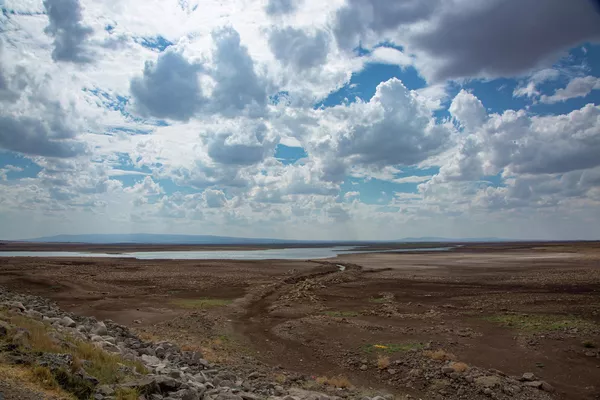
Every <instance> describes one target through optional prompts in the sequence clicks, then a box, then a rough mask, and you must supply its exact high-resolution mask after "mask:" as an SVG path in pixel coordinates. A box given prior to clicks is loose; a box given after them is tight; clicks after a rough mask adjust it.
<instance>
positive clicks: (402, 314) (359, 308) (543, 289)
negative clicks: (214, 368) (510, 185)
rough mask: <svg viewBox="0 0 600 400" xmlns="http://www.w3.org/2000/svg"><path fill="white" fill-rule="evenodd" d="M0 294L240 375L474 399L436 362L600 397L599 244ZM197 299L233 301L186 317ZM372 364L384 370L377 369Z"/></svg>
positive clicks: (41, 274)
mask: <svg viewBox="0 0 600 400" xmlns="http://www.w3.org/2000/svg"><path fill="white" fill-rule="evenodd" d="M339 265H343V266H345V267H346V268H345V270H344V271H340V268H339ZM0 284H3V285H5V286H7V287H9V288H11V289H14V290H19V291H22V292H30V293H32V294H37V295H42V296H45V297H49V298H51V299H53V300H55V301H57V302H58V303H59V304H60V305H61V306H62V307H63V308H65V309H67V310H69V311H72V312H75V313H79V314H84V315H90V316H95V317H97V318H110V319H113V320H114V321H116V322H119V323H123V324H126V325H129V326H132V327H134V328H136V329H137V330H138V331H140V332H142V333H145V334H147V335H152V336H154V337H160V338H167V339H172V340H176V341H178V342H179V343H181V344H183V345H189V346H193V345H199V344H201V345H203V346H208V347H210V348H212V349H213V350H214V352H215V357H220V358H223V359H224V360H226V361H227V362H230V363H232V364H235V365H239V366H240V368H248V369H257V370H265V371H268V372H272V373H273V374H280V373H283V375H286V374H287V375H288V376H293V374H292V373H297V374H303V375H307V376H308V377H311V376H315V377H318V376H328V377H331V376H336V375H343V376H345V377H347V378H348V379H349V380H350V381H351V382H352V383H353V384H354V385H356V386H359V387H365V388H369V387H373V388H384V389H387V390H389V391H390V392H391V393H395V394H411V395H412V396H414V397H416V398H448V399H453V398H477V397H461V396H462V395H461V394H460V389H461V388H460V387H459V388H458V389H457V387H456V385H455V384H454V383H453V381H452V378H451V377H446V376H444V375H443V374H442V375H441V376H438V375H440V372H439V371H440V370H441V369H443V368H444V366H446V365H448V361H444V360H442V361H438V360H432V359H431V357H430V356H428V355H427V354H431V353H433V352H435V351H436V350H443V351H444V352H446V353H448V354H451V355H452V358H453V359H454V361H460V362H464V363H466V364H467V365H468V366H471V367H477V368H479V369H482V370H483V369H485V370H492V371H493V370H498V371H500V372H501V373H503V374H507V375H510V376H516V377H519V376H522V374H523V373H526V372H531V373H534V374H535V376H536V377H538V378H539V379H541V380H543V381H546V382H548V383H549V384H550V385H552V386H553V387H554V388H555V389H556V392H555V393H553V394H552V395H551V396H553V397H554V398H563V399H599V398H600V355H599V353H598V346H600V245H599V244H598V243H563V244H518V245H515V244H502V245H500V244H495V245H466V246H465V247H462V248H459V249H457V250H455V251H453V252H451V253H443V254H440V253H426V252H424V253H418V254H417V253H414V254H406V253H405V254H393V253H385V254H384V253H382V254H360V255H347V256H341V257H338V258H336V259H332V260H328V261H327V260H326V261H321V260H319V261H315V262H310V261H277V260H269V261H246V262H238V261H204V260H202V261H192V260H189V261H154V260H152V261H147V260H146V261H142V260H125V259H122V260H121V259H85V260H81V259H44V260H40V259H5V258H0ZM196 299H220V300H228V301H229V300H231V303H230V304H228V305H227V303H229V302H227V303H226V302H223V304H225V305H221V306H217V307H210V308H193V307H192V308H189V307H186V306H185V305H186V304H188V303H186V302H187V301H191V302H192V303H190V304H195V303H193V301H195V300H196ZM223 342H225V343H223ZM377 346H380V347H377ZM378 356H380V357H383V358H385V357H387V358H388V361H389V363H390V365H389V366H387V367H386V368H381V369H380V368H379V367H378V366H377V365H376V364H377V359H378ZM436 374H437V375H436ZM453 385H454V386H453ZM457 390H458V391H457ZM494 390H495V391H496V392H497V393H498V396H504V395H507V394H506V393H504V392H502V390H501V388H494ZM540 395H542V393H540ZM465 396H466V394H465ZM481 396H483V397H482V398H487V397H488V395H486V394H485V393H483V389H482V392H481ZM507 396H508V395H507ZM499 398H502V397H499ZM508 398H510V397H508ZM540 398H543V397H540Z"/></svg>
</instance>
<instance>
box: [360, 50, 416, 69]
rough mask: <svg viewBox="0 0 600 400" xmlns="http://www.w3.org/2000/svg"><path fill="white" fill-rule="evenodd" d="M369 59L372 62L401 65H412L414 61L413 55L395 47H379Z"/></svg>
mask: <svg viewBox="0 0 600 400" xmlns="http://www.w3.org/2000/svg"><path fill="white" fill-rule="evenodd" d="M369 59H370V60H372V62H378V63H382V64H391V65H399V66H401V67H406V66H409V65H412V64H413V62H414V61H413V59H412V57H410V56H408V55H406V53H403V52H402V51H400V50H398V49H394V48H393V47H377V48H375V49H374V50H373V51H372V52H371V54H370V56H369Z"/></svg>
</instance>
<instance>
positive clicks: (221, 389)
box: [0, 287, 339, 400]
mask: <svg viewBox="0 0 600 400" xmlns="http://www.w3.org/2000/svg"><path fill="white" fill-rule="evenodd" d="M0 308H2V309H5V310H7V311H8V312H10V313H18V314H22V315H24V316H27V317H29V318H31V319H34V320H37V321H42V322H44V323H46V324H48V325H50V326H51V327H52V328H53V330H54V331H55V332H57V333H59V334H61V335H64V336H67V335H68V336H69V337H72V338H75V339H77V340H81V341H86V342H90V343H93V344H94V346H97V347H99V348H101V349H103V350H105V351H106V352H109V353H115V354H118V355H120V356H121V357H122V358H123V359H124V360H130V361H138V362H141V363H142V364H143V365H144V366H145V367H146V369H147V370H148V373H147V374H142V373H140V372H139V371H135V370H130V371H128V374H129V376H133V379H130V380H129V381H127V382H126V383H120V384H115V385H100V384H99V381H98V379H96V378H95V377H93V376H90V375H87V374H86V373H85V372H84V371H83V370H82V369H81V370H79V371H76V372H74V373H73V374H74V375H76V376H75V377H73V379H79V380H83V381H85V382H86V385H89V387H90V388H91V390H92V398H93V399H95V400H111V399H115V398H116V393H117V392H118V391H119V390H121V389H136V391H137V392H138V393H140V394H141V397H140V399H143V400H200V399H203V400H259V399H266V398H270V399H271V400H336V399H339V397H335V396H328V395H326V394H323V393H317V392H312V391H306V390H301V389H285V388H283V387H282V386H280V385H279V384H277V383H273V382H268V381H265V380H264V379H262V378H264V375H262V374H259V373H251V374H249V375H248V376H246V377H243V376H238V375H236V374H235V373H233V372H231V371H229V370H227V369H226V368H223V367H219V366H217V365H213V364H212V363H210V362H208V361H207V360H205V359H204V358H203V356H202V354H201V353H199V352H197V351H183V350H182V349H180V348H179V347H178V346H177V345H176V344H174V343H170V342H166V341H163V342H158V343H152V342H147V341H144V340H142V339H140V338H139V337H138V336H136V335H135V334H134V333H133V332H131V331H130V330H129V329H128V328H127V327H125V326H122V325H119V324H117V323H114V322H112V321H110V320H106V321H98V320H96V319H94V318H90V317H84V316H78V315H74V314H71V313H67V312H65V311H63V310H61V309H60V308H59V307H58V306H57V305H56V304H55V303H52V302H50V301H49V300H47V299H44V298H41V297H37V296H28V295H21V294H17V293H13V292H9V291H7V290H5V289H3V288H2V287H0ZM9 329H10V326H9V325H8V324H7V323H6V322H3V321H2V320H0V339H2V337H3V336H6V335H7V332H8V331H9ZM28 335H29V333H28V332H27V330H26V329H22V330H19V331H18V332H17V333H16V334H15V335H14V336H13V337H12V343H11V345H10V346H9V347H8V348H3V349H0V350H1V351H7V350H10V351H11V357H12V360H13V362H15V363H27V362H32V360H29V361H28V360H26V359H25V358H26V356H25V355H24V354H21V353H19V351H18V346H25V347H26V346H27V341H28ZM57 340H58V338H57ZM35 358H36V360H35V362H36V363H37V364H39V365H42V366H45V367H48V368H50V369H52V370H57V369H60V370H61V371H62V370H72V363H73V360H72V357H71V356H70V355H69V354H54V353H42V354H37V355H36V357H35ZM84 362H85V361H84ZM123 368H126V367H125V366H124V367H123ZM69 379H71V378H69ZM88 397H89V396H88ZM88 397H86V398H88Z"/></svg>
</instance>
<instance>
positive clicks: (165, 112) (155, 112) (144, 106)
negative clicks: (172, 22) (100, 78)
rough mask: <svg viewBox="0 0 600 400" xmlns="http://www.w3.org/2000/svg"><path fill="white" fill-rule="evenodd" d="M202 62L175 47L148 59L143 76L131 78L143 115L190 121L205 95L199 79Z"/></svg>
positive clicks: (132, 91)
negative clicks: (186, 57) (199, 62)
mask: <svg viewBox="0 0 600 400" xmlns="http://www.w3.org/2000/svg"><path fill="white" fill-rule="evenodd" d="M200 70H202V66H201V65H199V64H195V63H190V62H188V60H186V59H185V58H184V56H183V55H182V54H180V53H178V52H176V51H174V50H170V49H169V50H167V51H165V52H163V53H161V54H160V55H159V56H158V60H157V61H156V63H154V62H152V61H147V62H146V65H145V67H144V72H143V76H142V77H135V78H133V79H132V80H131V94H132V95H133V97H134V99H135V100H136V106H137V109H138V111H139V112H140V113H141V114H142V115H151V116H153V117H157V118H170V119H174V120H179V121H187V120H189V119H190V118H191V117H193V116H194V115H195V114H196V112H197V110H198V109H199V108H200V107H202V105H203V104H204V103H205V102H206V99H205V98H204V97H203V95H202V90H201V88H200V85H199V83H198V72H199V71H200Z"/></svg>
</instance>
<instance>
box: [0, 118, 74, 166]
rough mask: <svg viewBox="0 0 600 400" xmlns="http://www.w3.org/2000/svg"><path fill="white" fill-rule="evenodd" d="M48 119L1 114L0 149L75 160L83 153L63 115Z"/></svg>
mask: <svg viewBox="0 0 600 400" xmlns="http://www.w3.org/2000/svg"><path fill="white" fill-rule="evenodd" d="M48 118H50V119H49V120H46V119H35V118H30V117H26V116H17V115H0V148H4V149H7V150H12V151H17V152H20V153H25V154H31V155H40V156H47V157H74V156H76V155H79V154H81V153H83V152H84V150H85V146H84V145H83V144H82V143H81V142H77V141H74V140H72V138H73V137H74V136H75V132H74V131H73V130H72V129H71V127H70V126H68V125H67V124H66V121H65V120H64V119H63V118H61V117H60V116H53V115H48Z"/></svg>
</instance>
